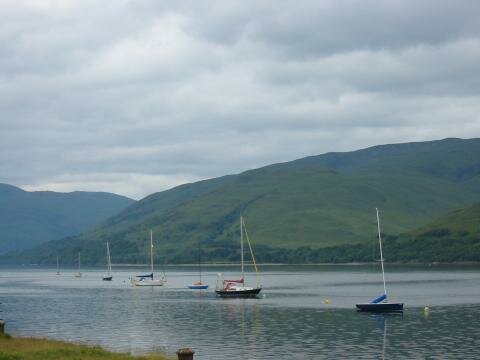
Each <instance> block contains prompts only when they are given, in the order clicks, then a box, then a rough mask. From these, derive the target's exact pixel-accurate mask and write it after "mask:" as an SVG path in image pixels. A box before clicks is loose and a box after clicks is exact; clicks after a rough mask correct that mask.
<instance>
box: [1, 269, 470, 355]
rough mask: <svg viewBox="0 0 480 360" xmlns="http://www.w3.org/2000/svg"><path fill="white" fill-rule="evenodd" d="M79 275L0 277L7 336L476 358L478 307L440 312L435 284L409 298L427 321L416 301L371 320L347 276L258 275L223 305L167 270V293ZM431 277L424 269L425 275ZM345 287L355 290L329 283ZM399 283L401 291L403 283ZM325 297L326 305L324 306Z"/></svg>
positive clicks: (143, 348) (122, 345)
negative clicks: (257, 283)
mask: <svg viewBox="0 0 480 360" xmlns="http://www.w3.org/2000/svg"><path fill="white" fill-rule="evenodd" d="M86 273H87V276H86V277H85V278H83V279H80V280H78V281H74V283H72V282H73V280H72V279H71V278H70V277H69V278H68V279H67V278H66V277H61V278H60V279H59V277H55V276H54V275H53V274H52V275H51V276H50V275H48V276H47V274H42V273H41V272H35V273H28V274H27V273H25V272H19V273H15V272H11V273H10V274H9V276H8V277H1V278H0V302H2V303H3V305H2V310H3V311H4V312H3V313H2V316H3V317H4V318H6V319H7V324H8V330H9V331H11V332H12V333H17V334H22V335H26V336H28V335H32V336H41V337H50V338H56V339H64V340H69V341H72V340H75V341H84V342H89V343H92V344H100V345H102V346H105V347H107V348H109V349H114V350H119V351H131V352H133V353H143V352H148V351H152V350H155V349H161V350H167V351H168V352H170V353H174V352H175V350H176V349H178V348H181V347H192V348H194V349H195V351H196V355H195V358H196V359H199V360H202V359H213V360H215V359H225V358H231V359H308V358H311V359H315V358H325V359H336V358H346V357H349V358H352V357H354V358H358V359H362V358H365V359H371V358H382V359H388V358H426V357H431V358H445V357H447V358H467V357H469V356H473V357H475V356H474V355H477V357H478V356H480V351H479V349H480V343H479V339H480V327H479V326H478V325H477V324H478V319H479V318H480V305H478V304H473V305H467V304H464V305H457V298H455V299H454V301H451V303H450V306H442V302H441V301H445V299H440V300H438V299H437V294H438V293H440V292H441V287H442V286H443V285H444V284H443V283H441V282H432V285H431V287H427V286H424V285H422V286H423V287H424V291H423V292H421V295H422V298H420V301H418V300H417V301H418V303H421V304H425V303H428V304H430V311H429V312H428V316H426V315H425V312H424V310H423V306H424V305H423V306H421V307H410V308H407V309H406V310H405V312H404V314H403V315H402V314H382V315H372V314H368V313H358V312H357V311H356V310H355V309H354V304H355V302H356V301H357V298H364V297H365V294H366V293H370V290H371V289H370V288H369V286H370V285H369V283H368V282H369V281H370V280H368V279H367V280H368V282H367V285H365V284H363V283H362V281H364V278H365V276H364V275H362V276H357V275H356V274H355V273H352V272H350V273H349V272H345V271H342V272H337V273H335V272H333V271H332V272H330V273H327V274H326V273H305V272H302V273H301V276H295V274H289V275H288V276H285V273H280V272H276V273H273V274H267V275H266V276H264V278H265V279H266V280H268V283H266V284H265V290H267V289H268V291H266V296H265V297H261V298H259V299H234V298H231V299H229V298H226V299H223V298H217V297H216V296H215V294H214V293H213V291H191V290H189V289H185V287H184V284H185V282H186V281H187V283H188V282H189V278H188V276H190V275H189V274H184V273H179V274H178V277H176V276H175V275H176V273H175V272H173V273H171V274H170V272H169V274H170V276H169V286H168V287H166V288H156V287H152V288H138V287H135V288H132V287H130V286H128V283H126V284H124V283H123V282H122V274H118V275H116V277H115V279H116V280H117V279H118V280H117V281H114V282H113V283H111V284H105V283H102V281H101V280H100V277H96V276H95V274H90V273H88V271H87V272H86ZM128 274H129V273H126V274H125V279H126V278H127V276H128ZM99 275H101V274H99ZM194 275H195V274H194V273H193V272H192V275H191V276H192V280H193V279H194ZM427 275H428V274H426V273H425V272H423V273H422V274H420V275H419V274H416V273H415V274H411V273H410V274H409V273H407V274H403V275H402V277H403V278H404V279H408V278H411V279H412V280H413V281H415V280H418V278H419V277H422V278H423V279H424V280H427V279H428V276H427ZM207 276H208V275H207ZM437 276H438V274H437V273H432V278H433V279H436V277H437ZM475 276H477V278H475ZM451 278H453V275H452V274H450V279H451ZM186 279H187V280H186ZM355 279H357V280H356V281H355ZM478 279H480V276H479V274H478V273H471V272H468V273H459V274H457V282H455V287H456V290H455V294H467V296H469V298H477V299H478V300H477V301H479V302H480V296H478V292H477V293H476V292H475V291H478V285H479V283H480V281H479V280H478ZM17 280H21V281H17ZM347 281H350V282H353V283H355V285H352V286H345V285H340V286H337V285H335V284H344V283H345V282H347ZM266 282H267V281H266ZM270 284H271V285H272V286H271V287H270V286H269V285H270ZM472 284H474V285H475V286H477V287H476V288H472ZM372 286H374V287H376V284H374V285H372ZM398 286H401V288H400V290H403V289H404V287H407V283H404V282H402V283H401V285H398ZM415 286H416V285H415V282H412V284H410V285H409V287H407V290H408V291H405V292H403V291H402V296H403V294H406V295H404V297H403V298H404V299H405V301H406V302H407V304H415V299H416V298H415V297H414V296H412V295H409V294H411V293H413V292H414V291H413V290H411V289H410V288H414V287H415ZM438 286H440V288H439V287H438ZM443 290H444V289H443ZM457 290H458V291H457ZM396 291H397V293H400V291H399V288H396V287H395V284H392V292H396ZM444 291H445V290H444ZM326 298H328V299H330V300H331V303H330V304H325V303H324V299H326ZM447 299H448V297H447ZM450 299H452V298H450ZM461 300H464V299H463V298H462V299H461ZM435 302H437V303H435ZM25 309H28V311H25Z"/></svg>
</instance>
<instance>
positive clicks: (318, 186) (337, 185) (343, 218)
mask: <svg viewBox="0 0 480 360" xmlns="http://www.w3.org/2000/svg"><path fill="white" fill-rule="evenodd" d="M332 154H333V155H332ZM478 159H480V139H466V140H463V139H455V138H449V139H443V140H435V141H429V142H414V143H405V144H393V145H388V144H387V145H379V146H375V147H371V148H366V149H361V150H357V151H353V152H345V153H327V154H323V155H316V156H314V157H306V158H302V159H298V160H294V161H291V162H286V163H279V164H272V165H268V166H265V167H262V168H258V169H252V170H247V171H245V172H242V173H240V174H237V175H228V176H226V177H222V178H215V179H212V180H204V181H203V182H200V183H192V184H185V185H182V186H180V187H176V188H173V189H170V190H167V191H164V192H161V193H155V194H152V195H150V196H148V197H146V198H144V199H142V200H140V201H139V202H138V203H136V204H135V205H134V206H133V207H132V208H128V209H126V210H124V212H123V214H122V215H121V216H118V215H117V216H116V217H114V218H113V220H112V219H109V220H106V221H105V222H104V223H103V224H102V226H99V227H96V228H95V229H93V230H90V231H88V232H85V233H82V234H81V235H79V236H77V237H73V238H70V239H68V240H65V241H58V242H55V244H49V245H48V246H47V245H46V246H45V247H43V248H42V247H41V248H37V251H38V254H37V255H36V256H32V257H31V259H36V260H35V262H39V263H42V262H45V263H48V262H51V261H52V253H55V252H59V253H61V254H64V256H65V258H66V259H70V260H71V261H74V256H73V254H74V253H75V252H76V251H80V250H81V251H82V252H83V253H85V254H86V257H85V258H86V259H87V260H86V261H87V262H88V261H89V260H88V259H89V258H90V262H91V263H100V262H101V261H102V260H103V259H102V251H103V250H102V248H103V246H104V245H102V244H103V243H104V242H105V241H107V240H108V241H110V244H111V246H112V248H113V249H115V248H117V249H118V251H119V253H120V254H119V260H120V261H121V262H124V263H127V262H128V263H134V262H138V261H140V260H141V259H143V258H144V257H145V256H144V254H145V243H146V241H145V239H146V238H145V236H146V235H145V234H147V232H148V229H150V228H152V229H153V230H154V233H155V237H156V239H157V241H158V245H157V246H156V247H155V251H156V252H157V256H160V255H161V256H162V257H163V258H165V259H168V260H169V261H175V262H184V261H182V260H186V259H191V260H193V259H195V258H196V256H191V253H192V249H196V248H197V246H198V243H201V244H202V249H203V250H202V251H203V252H205V253H204V254H203V253H202V258H204V259H211V260H212V261H222V260H230V259H231V260H232V261H233V260H234V259H236V258H237V257H238V249H237V248H238V245H237V242H238V231H239V230H238V229H239V225H238V218H239V216H240V214H243V215H244V217H245V219H246V223H247V227H248V230H249V233H250V235H251V237H252V239H253V242H254V247H255V248H259V249H262V248H263V249H273V250H274V249H286V250H285V251H287V252H288V251H294V250H295V249H299V248H302V247H306V248H307V247H311V248H312V249H321V248H328V247H332V246H340V245H342V244H344V245H355V244H359V245H361V244H362V243H365V242H368V241H369V239H370V238H371V237H372V229H374V228H375V226H374V222H375V221H374V218H373V217H372V211H373V209H374V208H375V207H379V208H380V209H381V210H382V221H383V223H384V226H385V228H386V229H388V233H389V234H400V233H404V232H407V231H410V230H414V229H415V228H418V227H420V226H423V225H426V224H428V223H429V222H430V221H432V220H433V219H435V218H436V217H439V216H442V215H445V214H446V213H448V212H449V211H451V210H453V209H455V208H458V207H461V206H464V205H466V204H468V203H471V202H474V201H480V186H478V185H480V160H478ZM185 189H187V190H188V191H190V193H187V192H184V190H185ZM169 197H170V200H168V201H167V200H166V199H168V198H169ZM172 199H173V200H172ZM169 201H170V202H169ZM373 236H374V234H373ZM273 250H272V251H273ZM269 251H270V250H269ZM272 251H270V253H272ZM260 252H261V251H260ZM265 253H266V252H265ZM268 256H269V258H270V259H273V260H275V259H274V257H272V256H270V255H268ZM37 260H38V261H37ZM70 260H68V261H70ZM193 261H194V260H193ZM259 261H262V259H261V258H259Z"/></svg>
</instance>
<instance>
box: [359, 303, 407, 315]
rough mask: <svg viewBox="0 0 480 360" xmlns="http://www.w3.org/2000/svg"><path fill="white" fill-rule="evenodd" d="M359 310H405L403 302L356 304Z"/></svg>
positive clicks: (379, 311) (376, 311)
mask: <svg viewBox="0 0 480 360" xmlns="http://www.w3.org/2000/svg"><path fill="white" fill-rule="evenodd" d="M356 307H357V310H358V311H366V312H374V313H381V312H401V311H403V303H379V304H371V303H367V304H356Z"/></svg>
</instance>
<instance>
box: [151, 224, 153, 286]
mask: <svg viewBox="0 0 480 360" xmlns="http://www.w3.org/2000/svg"><path fill="white" fill-rule="evenodd" d="M150 266H151V270H152V279H153V231H152V229H150Z"/></svg>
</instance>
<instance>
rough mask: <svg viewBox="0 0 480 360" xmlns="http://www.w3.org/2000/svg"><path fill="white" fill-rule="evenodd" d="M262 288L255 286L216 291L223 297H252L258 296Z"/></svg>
mask: <svg viewBox="0 0 480 360" xmlns="http://www.w3.org/2000/svg"><path fill="white" fill-rule="evenodd" d="M261 290H262V288H254V289H245V290H215V292H216V293H217V295H218V296H221V297H237V298H242V297H243V298H249V297H250V298H251V297H257V296H258V294H259V293H260V291H261Z"/></svg>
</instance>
